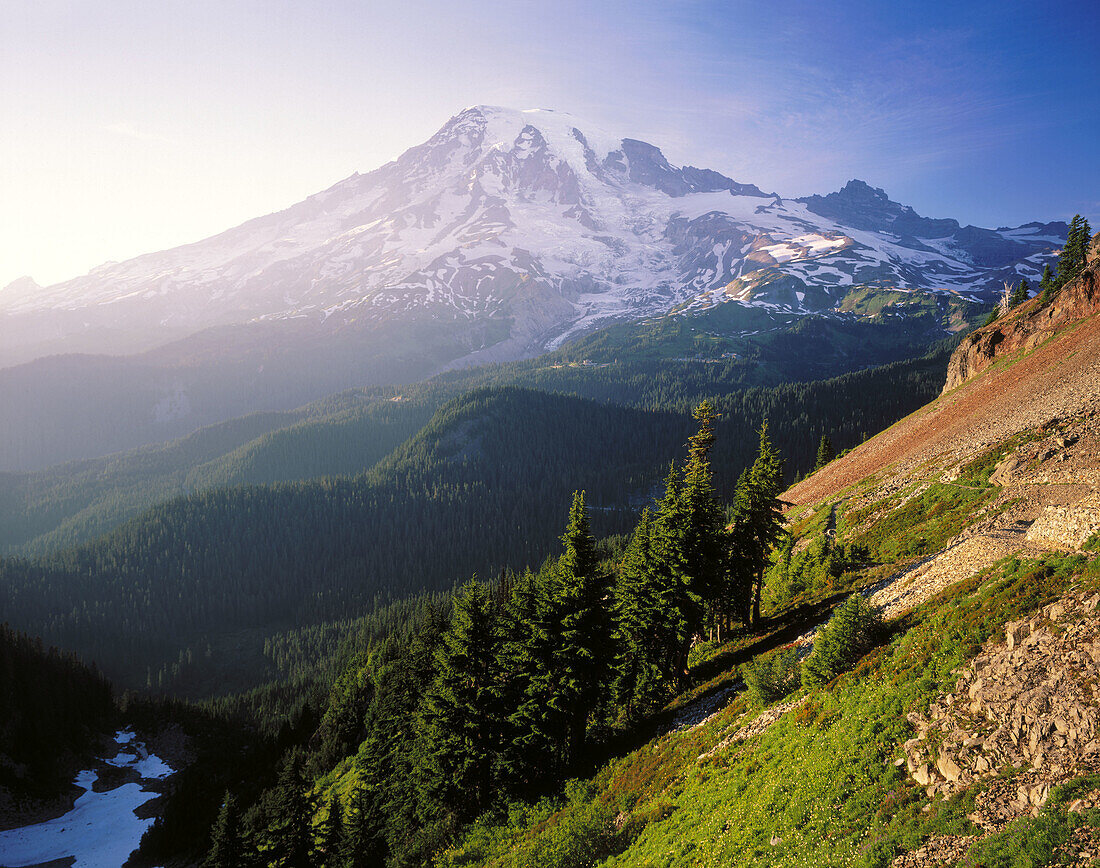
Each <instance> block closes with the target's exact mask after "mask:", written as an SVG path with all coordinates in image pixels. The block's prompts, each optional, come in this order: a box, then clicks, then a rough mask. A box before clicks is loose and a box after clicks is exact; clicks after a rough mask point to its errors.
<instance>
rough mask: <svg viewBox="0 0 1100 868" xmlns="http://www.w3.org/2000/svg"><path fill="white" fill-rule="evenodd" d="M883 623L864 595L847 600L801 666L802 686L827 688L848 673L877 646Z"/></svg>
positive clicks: (821, 633) (836, 612) (853, 596)
mask: <svg viewBox="0 0 1100 868" xmlns="http://www.w3.org/2000/svg"><path fill="white" fill-rule="evenodd" d="M880 627H881V621H880V619H879V616H878V613H877V612H875V610H874V609H873V608H872V607H871V604H870V603H868V602H867V600H866V598H865V597H863V595H862V594H852V596H850V597H849V598H848V599H847V600H845V601H844V602H843V603H842V604H841V605H840V607H839V608H837V610H836V611H835V612H834V613H833V616H832V617H831V618H830V619H829V623H828V624H826V625H825V627H824V628H822V629H821V630H820V631H818V634H817V636H816V637H815V638H814V649H813V651H812V652H811V654H810V656H809V657H807V658H806V662H805V663H804V664H803V665H802V684H803V686H805V687H816V686H818V685H821V684H827V683H828V682H830V681H832V680H833V679H834V678H836V677H837V676H838V675H840V673H842V672H845V671H847V670H848V669H850V668H851V667H852V665H853V664H854V663H855V662H856V661H857V660H859V658H860V657H862V656H863V655H864V654H865V653H867V651H868V650H869V649H870V648H871V647H873V646H874V643H875V641H876V639H877V637H878V633H879V629H880Z"/></svg>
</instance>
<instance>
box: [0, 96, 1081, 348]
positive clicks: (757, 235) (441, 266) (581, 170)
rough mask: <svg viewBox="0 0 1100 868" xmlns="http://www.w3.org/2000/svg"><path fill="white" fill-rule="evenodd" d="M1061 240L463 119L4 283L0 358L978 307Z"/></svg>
mask: <svg viewBox="0 0 1100 868" xmlns="http://www.w3.org/2000/svg"><path fill="white" fill-rule="evenodd" d="M1064 233H1065V227H1064V226H1063V225H1062V224H1048V225H1040V224H1028V225H1026V226H1023V227H1019V228H1017V229H1011V230H1009V229H1003V230H982V229H976V228H975V227H966V228H965V229H963V228H960V227H959V225H958V223H956V222H955V221H953V220H927V219H925V218H921V217H919V216H918V215H916V214H915V213H914V212H913V211H912V209H907V208H903V207H902V206H900V205H898V204H897V203H894V202H891V201H890V200H889V198H888V197H887V196H886V195H885V193H883V192H882V191H881V190H873V189H872V188H870V187H868V186H867V185H866V184H863V183H862V182H858V181H853V182H851V183H850V184H848V186H846V187H845V188H844V189H843V190H841V191H840V192H838V193H832V194H829V195H828V196H825V197H811V198H809V199H806V200H801V201H784V200H783V199H781V198H780V197H778V196H776V195H775V194H764V193H762V192H761V191H760V190H759V189H757V188H756V187H754V186H752V185H750V184H741V183H738V182H735V181H733V180H731V179H729V178H726V177H724V176H722V175H721V174H719V173H717V172H713V171H710V170H702V169H696V168H693V167H690V166H687V167H677V166H673V165H670V164H669V163H668V161H667V160H666V159H665V158H664V156H663V155H662V154H661V152H660V150H658V149H657V148H655V147H654V146H652V145H649V144H647V143H645V142H640V141H637V140H633V139H619V138H615V137H612V136H608V135H607V134H604V133H599V132H595V131H593V130H592V129H591V128H590V127H587V126H586V125H584V124H582V123H580V122H579V121H576V120H575V119H573V118H572V117H570V116H569V115H565V114H560V113H556V112H550V111H542V110H538V111H534V110H533V111H526V112H522V111H514V110H509V109H502V108H497V107H490V106H475V107H473V108H470V109H467V110H465V111H463V112H461V113H460V114H458V115H456V116H455V117H454V118H452V119H451V120H450V121H449V122H448V123H447V124H446V125H444V126H443V127H442V128H441V129H440V130H439V132H438V133H436V134H435V136H433V137H432V138H431V139H429V140H428V141H427V142H425V143H424V144H423V145H419V146H417V147H415V148H412V149H410V150H409V151H407V152H406V153H404V154H403V155H402V156H401V157H399V158H398V159H397V160H396V161H394V162H392V163H389V164H387V165H385V166H383V167H381V168H379V169H377V170H375V171H373V172H370V173H368V174H366V175H353V176H351V177H350V178H347V179H345V180H344V181H341V182H340V183H338V184H336V185H334V186H333V187H331V188H329V189H328V190H326V191H324V192H321V193H318V194H316V195H314V196H311V197H310V198H308V199H306V200H305V201H303V202H301V203H299V204H297V205H294V206H292V207H291V208H288V209H287V210H285V211H282V212H279V213H277V214H272V215H269V216H267V217H261V218H258V219H256V220H252V221H249V222H248V223H245V224H243V225H241V226H239V227H237V228H235V229H230V230H228V231H227V232H224V233H222V234H221V235H218V236H215V237H213V238H210V239H206V240H204V241H200V242H196V243H194V244H190V245H186V246H184V247H180V248H176V249H174V250H168V251H164V252H160V253H151V254H147V255H145V256H141V257H138V258H137V259H134V260H130V261H128V262H124V263H118V264H110V263H109V264H107V265H104V266H101V267H100V268H98V269H96V270H95V271H93V272H91V273H90V274H88V275H86V276H84V277H80V278H76V279H74V280H71V281H67V282H65V283H62V284H58V285H55V286H51V287H47V288H45V289H42V288H39V287H37V286H36V285H34V284H33V281H21V282H17V283H16V284H13V285H11V286H9V287H8V288H7V289H6V290H4V291H3V292H0V331H2V333H3V335H4V337H5V342H4V345H5V347H6V348H7V353H8V358H7V360H6V361H7V363H8V364H10V363H11V362H12V361H13V360H15V359H18V358H26V357H27V356H28V355H33V354H36V353H40V352H41V349H38V350H36V349H34V348H33V345H34V343H35V342H36V341H38V342H41V343H42V345H43V346H51V347H53V348H54V350H55V351H56V349H57V348H58V347H60V346H61V344H60V343H58V341H59V340H60V339H62V338H63V339H64V340H65V341H70V340H77V341H78V344H77V345H80V344H83V345H84V346H85V347H89V345H90V343H94V340H95V339H94V334H95V332H96V331H97V330H99V329H110V330H111V331H112V334H110V335H109V336H108V338H107V340H104V341H101V342H100V347H101V349H100V351H106V352H118V351H119V349H120V348H123V347H128V348H129V349H130V350H131V351H132V350H134V349H149V348H151V347H152V346H154V345H156V344H162V343H164V342H166V341H167V340H170V339H172V338H176V337H180V336H183V335H186V334H191V333H195V332H198V331H201V330H203V329H208V328H213V327H219V326H233V325H241V324H244V323H269V324H270V323H273V322H285V323H294V324H298V325H299V326H301V325H304V324H305V323H312V324H314V325H315V326H323V328H322V332H323V333H325V334H330V335H335V334H338V333H340V332H342V331H347V330H350V332H352V333H357V334H362V333H363V332H364V330H365V331H366V332H367V333H371V332H372V330H373V329H374V328H375V327H377V325H378V324H379V323H390V322H400V323H412V322H423V321H431V322H442V323H447V324H449V325H450V326H451V327H452V329H458V331H459V332H462V333H465V331H466V329H465V327H466V326H468V325H469V324H470V323H471V322H480V323H483V324H491V327H489V328H488V329H487V330H486V331H485V332H484V334H481V335H474V334H473V333H469V334H465V337H463V338H461V339H460V340H461V341H462V342H463V343H464V349H465V352H462V351H459V352H458V353H457V355H456V358H457V357H461V356H462V355H466V354H468V353H470V352H477V351H479V350H480V349H482V348H489V347H495V349H494V355H495V356H496V357H497V358H518V357H521V356H525V355H530V354H532V353H534V352H537V351H539V350H541V349H544V348H546V347H547V346H554V345H557V344H560V343H561V342H562V341H564V340H566V339H567V338H568V337H570V336H572V335H575V334H579V333H581V332H583V331H585V330H588V329H591V328H592V327H593V326H594V325H596V324H598V323H600V322H606V321H608V320H612V319H636V318H638V317H641V316H647V315H654V314H662V313H665V312H667V311H668V310H670V309H671V308H673V307H675V306H677V305H681V304H685V303H691V304H696V305H708V304H712V303H714V302H716V301H722V300H725V299H727V298H734V299H737V300H739V301H743V302H744V301H750V302H752V303H757V304H779V305H781V306H783V307H785V308H789V309H792V310H796V311H797V310H802V311H805V310H815V309H820V308H822V307H826V308H827V307H830V306H831V305H832V303H833V301H835V299H832V301H831V300H830V299H831V298H832V295H833V294H834V293H835V290H836V289H838V288H839V287H847V286H852V285H874V286H894V287H899V288H905V289H946V290H955V291H964V292H977V293H979V294H980V293H981V292H983V291H985V290H987V289H989V288H990V287H992V286H996V285H997V284H998V282H999V281H1000V280H1001V279H1002V278H1003V277H1007V276H1015V275H1018V274H1019V275H1025V276H1029V277H1030V276H1034V275H1035V274H1037V266H1038V265H1039V263H1040V262H1041V257H1042V255H1043V254H1045V253H1049V251H1050V250H1051V249H1052V248H1054V247H1056V246H1057V245H1059V244H1060V243H1061V241H1062V239H1063V238H1064ZM768 275H770V276H772V277H773V278H774V277H775V276H783V277H786V278H788V279H791V280H793V281H795V283H796V284H797V285H799V286H801V287H802V288H801V289H800V290H799V296H798V297H797V299H794V298H792V299H790V300H788V301H783V302H779V301H776V300H775V299H772V298H771V297H770V295H769V292H768V291H767V289H766V286H767V283H768V281H767V280H762V278H763V277H765V276H768ZM814 289H818V290H823V291H824V295H822V294H821V293H815V292H814V291H813V290H814ZM123 331H124V332H130V333H136V332H139V331H140V332H141V333H142V335H143V336H142V338H141V339H140V340H139V341H136V342H135V340H133V339H127V338H120V337H119V332H123ZM78 336H83V337H78ZM477 339H480V340H481V345H480V346H479V345H478V344H476V343H473V341H474V340H477ZM19 347H22V348H23V349H19ZM177 352H183V350H182V349H181V350H178V351H177Z"/></svg>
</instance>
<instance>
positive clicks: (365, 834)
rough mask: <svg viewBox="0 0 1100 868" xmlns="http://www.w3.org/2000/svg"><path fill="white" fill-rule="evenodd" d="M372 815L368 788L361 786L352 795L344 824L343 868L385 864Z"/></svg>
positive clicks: (361, 867) (368, 867)
mask: <svg viewBox="0 0 1100 868" xmlns="http://www.w3.org/2000/svg"><path fill="white" fill-rule="evenodd" d="M370 814H371V805H370V799H369V797H368V794H367V788H366V786H359V787H357V788H356V789H355V791H354V792H353V793H352V795H351V801H350V803H349V805H348V815H347V819H346V820H345V822H344V826H345V832H344V844H343V847H342V848H341V853H340V856H341V861H340V864H341V866H342V868H374V866H376V865H380V864H383V862H384V854H383V853H380V852H379V847H378V839H377V836H376V834H375V830H374V828H373V827H374V824H373V823H372V822H371V818H370Z"/></svg>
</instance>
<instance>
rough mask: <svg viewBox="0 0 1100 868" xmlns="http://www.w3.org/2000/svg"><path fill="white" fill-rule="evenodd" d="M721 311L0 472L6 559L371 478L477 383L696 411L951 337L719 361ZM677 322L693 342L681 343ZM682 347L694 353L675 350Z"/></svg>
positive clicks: (866, 338) (769, 347) (917, 328)
mask: <svg viewBox="0 0 1100 868" xmlns="http://www.w3.org/2000/svg"><path fill="white" fill-rule="evenodd" d="M723 316H728V314H722V313H721V311H715V312H710V313H709V314H707V315H704V316H702V317H698V316H696V317H672V318H670V319H669V320H668V321H667V322H666V321H665V320H661V321H658V322H657V323H654V324H650V325H646V326H642V327H639V328H641V329H642V332H643V333H646V332H648V331H652V332H653V333H654V334H653V335H652V336H651V337H650V338H648V341H649V343H652V344H653V346H654V347H656V348H663V349H661V350H660V352H657V353H656V354H651V353H649V352H648V351H645V349H644V348H645V346H646V345H647V342H646V340H643V339H642V337H641V336H639V335H636V334H634V332H633V331H631V330H629V329H628V330H627V333H625V334H624V335H618V333H617V332H616V328H619V327H612V328H611V329H606V330H602V331H600V332H598V333H597V334H596V335H594V336H593V337H592V338H590V339H589V338H585V339H582V340H581V341H578V342H574V343H573V344H570V345H568V346H566V347H564V348H562V349H561V350H558V351H556V352H555V353H552V354H549V355H546V356H542V357H539V358H538V359H531V360H527V361H522V362H512V363H504V364H493V365H486V366H483V367H478V368H470V369H464V370H461V371H452V372H449V373H446V374H440V375H437V376H436V377H433V378H432V379H430V380H427V381H425V382H422V383H416V384H410V385H407V386H400V387H398V386H386V387H371V388H366V389H353V390H349V391H347V392H342V393H339V394H336V395H332V396H329V397H327V398H325V399H322V400H319V401H314V402H313V403H311V404H308V405H306V406H304V407H301V408H299V409H297V410H294V411H286V412H281V413H257V414H253V415H250V416H244V417H241V418H239V419H233V420H230V421H227V422H223V423H219V424H216V425H211V426H208V427H206V428H202V429H200V430H198V431H196V432H194V433H193V434H191V435H188V436H186V437H183V438H181V439H179V440H176V441H172V442H170V443H167V444H163V445H159V446H146V447H142V448H140V449H136V450H132V451H130V452H123V453H118V454H114V455H109V456H106V457H102V458H94V459H87V460H84V461H75V462H71V463H68V464H64V465H59V466H56V467H52V468H49V469H47V470H42V471H38V472H33V473H0V553H6V554H22V555H32V556H37V555H41V554H46V553H48V552H52V551H58V550H60V549H63V548H68V547H72V546H74V545H78V544H80V543H83V542H87V541H90V540H92V539H94V538H96V537H98V536H101V535H102V534H104V533H106V532H108V531H109V530H111V529H112V528H114V527H116V526H118V525H119V524H121V523H122V522H124V521H125V520H126V519H128V518H131V517H133V516H135V515H138V514H139V513H140V512H141V511H143V510H144V509H147V508H149V507H151V506H153V505H155V504H157V503H160V502H163V501H165V500H169V499H171V498H172V497H178V496H181V495H185V494H190V493H194V492H198V491H202V490H206V489H209V488H214V487H222V486H231V485H244V484H270V483H273V482H294V481H302V480H306V479H316V478H320V477H322V476H342V475H355V474H359V473H363V472H365V471H367V470H370V469H371V468H372V467H373V466H374V465H375V464H376V463H377V462H379V461H381V460H382V459H384V458H385V457H386V456H387V455H388V454H389V453H390V452H391V451H392V450H393V449H395V448H396V447H397V446H398V445H400V444H401V443H403V442H404V441H406V440H408V439H409V438H410V437H412V436H413V435H414V434H415V433H416V432H417V431H418V430H419V429H420V428H421V427H422V426H423V425H424V424H426V423H427V422H428V420H429V419H430V418H431V416H432V414H433V413H435V412H436V411H437V410H439V409H440V408H442V407H443V406H444V405H445V404H447V403H448V402H449V401H452V400H454V399H455V398H458V397H461V396H462V395H464V394H466V393H467V392H469V391H471V390H473V389H476V388H484V387H499V386H509V385H514V386H519V387H521V388H529V389H534V390H537V391H543V392H553V393H559V394H564V395H572V396H575V397H581V398H588V399H591V400H595V401H599V402H604V403H613V404H618V405H622V406H627V407H632V408H635V409H640V410H651V411H662V410H672V411H674V412H680V413H686V412H688V411H689V410H690V408H691V407H693V406H694V405H695V404H697V403H698V402H699V401H702V400H704V399H708V400H712V401H713V400H717V399H719V398H721V397H722V396H726V395H731V394H733V393H736V392H741V391H744V390H747V389H748V390H751V389H754V388H755V389H764V390H767V389H769V388H775V387H780V386H781V385H783V384H787V383H791V382H807V381H812V380H816V379H819V378H825V377H834V376H838V375H843V374H844V373H845V372H850V371H852V370H854V369H859V368H865V367H867V366H869V365H875V364H879V363H883V362H891V361H894V360H896V359H898V358H900V357H904V356H908V355H916V354H917V353H920V352H923V351H924V348H925V347H927V346H928V344H929V342H930V341H932V340H935V339H936V338H937V337H938V336H940V335H942V334H943V332H942V329H940V330H937V329H936V328H932V327H931V326H932V325H933V324H932V323H929V322H928V321H926V320H927V317H923V318H922V317H914V316H912V314H911V313H910V314H909V315H908V316H907V317H905V318H904V319H896V318H886V319H885V320H884V321H883V322H865V321H862V320H854V319H844V318H841V319H837V320H820V321H819V319H818V318H808V319H807V318H801V319H796V320H795V321H794V322H793V323H786V324H784V325H783V327H782V328H779V329H778V330H766V331H765V332H764V333H763V334H760V335H755V336H750V337H745V338H743V339H739V341H740V342H739V343H738V344H737V347H738V349H739V351H740V352H739V353H738V354H736V357H733V358H717V354H716V352H715V347H714V346H713V344H714V342H715V340H717V339H716V338H715V337H714V335H713V334H711V333H710V332H709V331H708V329H707V323H708V322H709V320H710V319H713V318H715V317H719V318H721V317H723ZM691 323H695V324H696V326H697V327H698V328H696V326H692V325H691ZM770 323H771V320H768V324H770ZM742 325H744V324H743V323H742ZM670 330H671V331H672V332H674V333H675V335H679V334H681V333H682V334H683V336H684V339H685V341H687V343H686V344H685V345H684V346H682V347H680V346H679V343H683V342H682V341H678V339H677V338H675V335H673V337H670V336H669V334H668V333H669V331H670ZM617 335H618V336H617ZM627 338H630V340H637V341H639V345H640V346H641V347H642V349H641V350H639V349H638V346H637V345H635V344H634V343H630V342H629V341H627ZM696 342H701V343H699V344H698V346H696ZM672 345H676V346H677V347H678V348H675V349H672V350H670V349H669V347H670V346H672ZM723 346H724V344H723ZM628 349H629V352H628V351H627V350H628ZM670 352H674V353H683V354H685V355H688V356H692V358H685V359H679V360H677V359H675V358H669V353H670ZM696 353H700V355H699V357H698V358H694V356H695V354H696ZM589 355H591V356H593V357H594V358H595V359H596V360H599V361H598V363H594V362H593V361H592V359H589V358H588V356H589ZM750 400H751V399H750ZM865 430H867V431H872V430H875V429H874V428H873V427H871V428H867V429H865ZM788 454H790V455H791V457H792V459H793V460H794V461H795V462H796V463H797V464H799V470H800V471H803V470H805V469H808V468H806V467H801V458H800V455H801V453H794V452H791V453H788Z"/></svg>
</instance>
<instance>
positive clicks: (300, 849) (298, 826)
mask: <svg viewBox="0 0 1100 868" xmlns="http://www.w3.org/2000/svg"><path fill="white" fill-rule="evenodd" d="M302 766H303V757H302V751H301V749H300V748H294V749H293V750H291V752H290V753H289V754H288V755H287V757H286V759H285V760H284V762H283V766H282V769H281V770H280V772H279V781H278V784H277V785H276V787H275V790H274V792H273V793H272V800H271V805H270V814H271V816H270V818H269V826H268V834H267V848H266V850H265V852H264V854H263V856H264V859H265V860H266V861H267V863H268V865H269V866H271V868H312V865H313V826H312V820H313V811H314V808H315V805H314V801H313V798H312V797H311V796H310V794H309V784H308V782H307V781H306V778H305V774H304V772H303V768H302Z"/></svg>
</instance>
